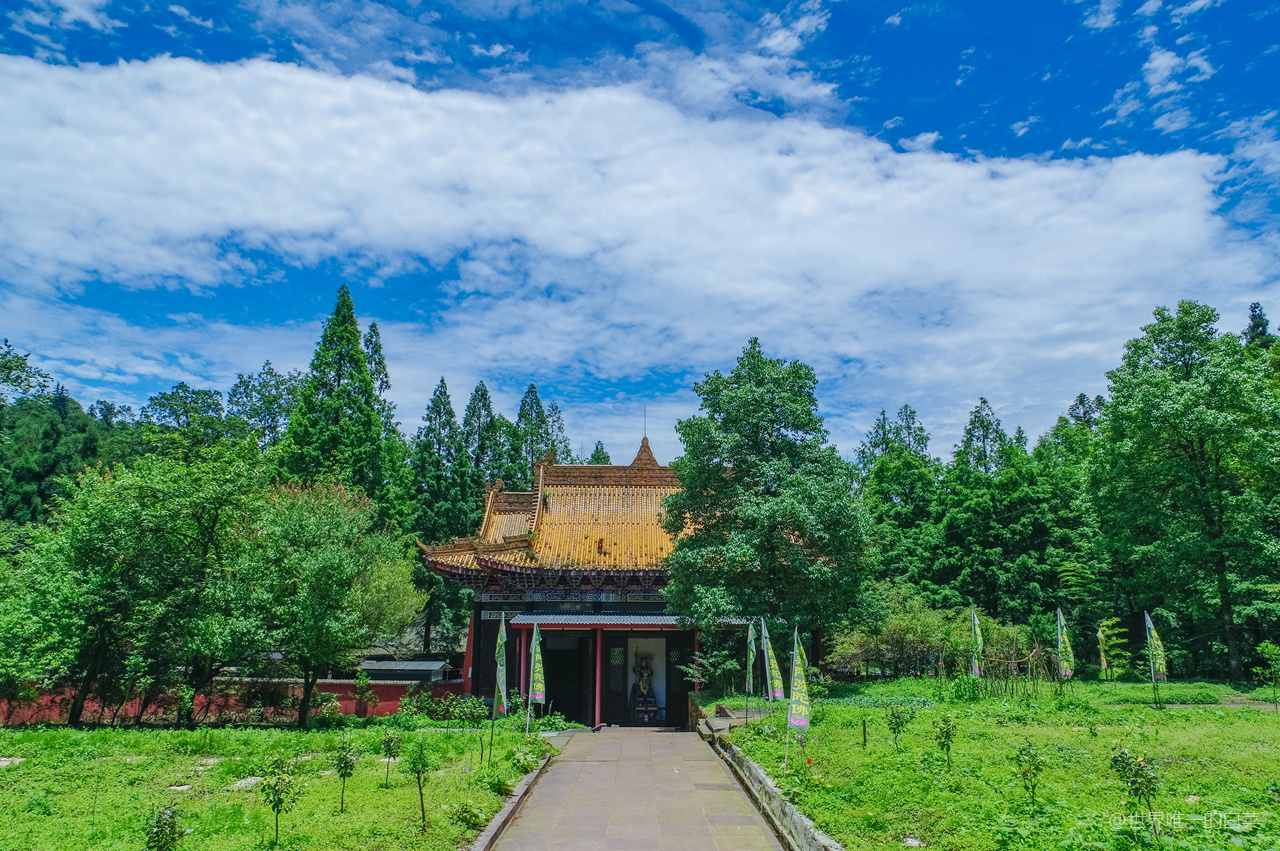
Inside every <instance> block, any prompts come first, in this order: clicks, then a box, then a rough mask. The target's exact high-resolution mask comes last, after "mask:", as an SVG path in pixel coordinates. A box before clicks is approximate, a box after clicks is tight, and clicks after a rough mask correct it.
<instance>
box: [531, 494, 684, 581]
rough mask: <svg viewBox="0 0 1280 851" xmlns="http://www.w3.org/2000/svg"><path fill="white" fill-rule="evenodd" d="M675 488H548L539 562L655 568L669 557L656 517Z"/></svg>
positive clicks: (538, 543)
mask: <svg viewBox="0 0 1280 851" xmlns="http://www.w3.org/2000/svg"><path fill="white" fill-rule="evenodd" d="M675 492H676V488H675V487H654V486H643V487H619V486H603V487H602V486H593V485H588V486H574V485H551V486H549V487H548V486H544V487H543V507H542V512H541V514H540V516H539V520H538V530H537V535H536V536H535V538H534V552H535V553H536V554H537V563H538V564H539V565H542V566H556V567H561V566H565V565H582V566H595V567H657V566H658V565H659V564H661V562H662V561H663V559H665V558H666V557H667V556H668V555H669V554H670V553H671V538H670V537H669V536H668V535H667V533H666V532H665V531H663V529H662V526H661V524H660V521H659V518H660V516H661V512H662V500H663V499H664V498H666V497H667V496H670V495H671V494H673V493H675Z"/></svg>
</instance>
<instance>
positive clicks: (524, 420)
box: [516, 382, 552, 480]
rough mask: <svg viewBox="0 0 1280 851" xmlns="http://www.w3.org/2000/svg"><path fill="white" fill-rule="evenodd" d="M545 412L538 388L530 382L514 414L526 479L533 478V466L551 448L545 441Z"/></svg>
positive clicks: (546, 429) (546, 423) (546, 424)
mask: <svg viewBox="0 0 1280 851" xmlns="http://www.w3.org/2000/svg"><path fill="white" fill-rule="evenodd" d="M547 426H548V422H547V410H546V408H544V407H543V406H542V399H541V398H540V397H539V396H538V386H537V385H536V384H533V383H532V382H531V383H530V384H529V388H528V389H527V390H525V391H524V396H522V397H520V410H519V412H518V413H517V414H516V430H517V431H519V433H520V443H521V446H520V457H521V459H522V461H523V463H524V465H525V466H526V467H527V468H528V473H527V476H526V477H527V478H529V479H530V480H532V478H533V466H534V465H535V464H537V463H538V461H539V460H541V458H542V456H543V455H545V454H546V453H547V452H548V451H549V450H550V449H552V447H551V446H550V445H549V441H548V440H547V436H548V435H547V432H548V428H547Z"/></svg>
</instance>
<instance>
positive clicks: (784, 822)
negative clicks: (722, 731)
mask: <svg viewBox="0 0 1280 851" xmlns="http://www.w3.org/2000/svg"><path fill="white" fill-rule="evenodd" d="M698 734H699V735H700V736H702V738H703V739H705V740H707V741H708V742H709V743H710V744H711V747H712V749H713V750H714V751H715V752H716V754H717V755H718V756H719V757H720V759H722V760H724V762H725V764H726V765H728V766H729V770H730V771H732V772H733V774H734V776H735V777H737V778H738V781H739V782H740V783H741V784H742V787H743V788H744V789H746V790H747V795H749V796H750V797H751V800H752V802H753V803H754V804H755V805H756V809H758V810H759V811H760V813H761V815H763V816H764V817H765V819H766V820H767V821H768V822H769V825H770V826H771V827H772V828H773V829H774V831H775V832H776V833H777V834H778V838H779V839H781V840H782V841H783V843H784V844H785V845H786V846H787V848H788V849H789V851H845V849H844V846H843V845H841V844H840V843H839V842H836V841H835V840H834V839H832V838H831V837H830V836H827V835H826V834H825V833H823V832H822V831H820V830H818V828H817V827H816V826H815V825H814V823H813V821H812V819H810V818H809V817H808V816H806V815H805V814H804V813H802V812H800V811H799V810H798V809H796V808H795V806H794V805H793V804H792V803H791V802H790V801H788V800H787V799H786V798H785V797H784V796H783V794H782V790H781V789H779V788H778V787H777V786H776V785H775V784H774V782H773V779H772V778H771V777H769V775H768V774H767V773H766V772H765V770H764V769H763V768H761V767H760V765H759V764H758V763H756V762H754V761H752V760H751V759H749V758H748V757H747V755H746V754H744V753H743V752H742V749H741V748H739V747H738V746H737V745H735V744H733V743H732V742H729V741H728V740H727V739H725V738H724V736H722V735H717V734H715V733H713V732H712V731H711V729H710V727H709V726H708V725H707V724H706V722H705V721H704V722H703V723H701V724H700V725H699V729H698Z"/></svg>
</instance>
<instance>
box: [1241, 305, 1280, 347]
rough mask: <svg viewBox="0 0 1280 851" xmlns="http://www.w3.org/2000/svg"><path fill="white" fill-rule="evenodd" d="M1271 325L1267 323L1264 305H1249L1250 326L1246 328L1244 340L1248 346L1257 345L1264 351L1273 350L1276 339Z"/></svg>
mask: <svg viewBox="0 0 1280 851" xmlns="http://www.w3.org/2000/svg"><path fill="white" fill-rule="evenodd" d="M1270 326H1271V323H1269V322H1268V321H1267V314H1266V313H1264V312H1263V310H1262V305H1261V304H1259V303H1258V302H1256V301H1255V302H1254V303H1253V304H1251V305H1249V324H1248V325H1247V326H1245V329H1244V333H1243V335H1242V336H1243V338H1244V344H1245V345H1246V346H1249V345H1253V344H1255V343H1256V344H1257V345H1258V346H1259V347H1261V348H1264V349H1269V348H1271V344H1272V343H1274V342H1275V339H1276V338H1275V337H1274V336H1272V334H1271V331H1270Z"/></svg>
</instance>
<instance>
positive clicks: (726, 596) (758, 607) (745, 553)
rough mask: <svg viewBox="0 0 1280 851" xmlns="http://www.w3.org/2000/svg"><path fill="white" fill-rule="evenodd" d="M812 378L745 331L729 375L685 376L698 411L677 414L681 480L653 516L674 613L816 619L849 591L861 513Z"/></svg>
mask: <svg viewBox="0 0 1280 851" xmlns="http://www.w3.org/2000/svg"><path fill="white" fill-rule="evenodd" d="M816 387H817V378H816V377H815V375H814V373H813V370H812V369H811V368H810V367H808V366H807V365H805V364H803V363H800V362H799V361H791V362H788V361H785V360H773V359H770V358H767V357H765V355H764V353H763V352H762V351H761V348H760V343H759V341H758V340H756V339H752V340H751V342H750V343H749V344H748V345H747V347H746V349H744V350H743V352H742V355H741V357H739V358H738V362H737V364H736V366H735V367H734V369H733V371H732V372H730V373H729V374H728V375H723V374H721V373H720V372H719V371H716V372H713V373H711V374H709V375H707V376H706V377H705V378H704V379H703V380H702V381H700V382H698V383H697V384H695V385H694V390H695V391H696V392H697V393H698V395H699V396H700V397H701V399H702V404H701V411H702V413H701V414H700V415H698V416H693V417H690V418H688V419H685V420H681V421H680V422H679V423H678V424H677V426H676V431H677V432H678V433H679V434H680V438H681V440H682V441H683V443H684V449H685V454H684V456H683V457H681V458H678V459H676V461H674V462H673V463H672V468H673V469H674V471H675V473H676V475H677V476H678V477H679V480H680V484H681V490H680V491H679V492H678V493H676V494H673V495H672V496H670V497H668V498H667V500H666V502H665V509H666V512H665V516H664V521H663V522H664V525H665V527H666V529H667V531H668V533H670V534H671V535H673V536H675V548H674V551H673V552H672V554H671V556H670V557H669V559H668V568H669V577H670V579H669V583H668V585H667V589H666V593H667V598H668V600H669V602H670V605H671V607H672V608H673V609H674V611H676V612H677V613H679V614H680V615H682V616H683V617H685V618H688V619H689V620H692V621H694V622H695V623H698V624H700V625H702V626H704V627H710V626H712V625H714V624H715V623H717V622H718V621H721V620H723V619H724V618H727V617H732V616H759V615H764V616H768V617H771V618H781V619H782V620H785V621H787V622H789V623H798V622H802V621H803V622H804V623H806V624H813V625H821V624H828V623H833V622H839V621H841V620H843V619H844V618H845V617H846V616H847V614H848V612H849V611H850V609H851V608H852V607H853V605H854V604H855V603H856V601H857V595H858V590H859V588H860V586H861V582H862V579H863V576H864V574H865V572H866V568H865V559H864V550H865V547H866V543H867V525H868V521H867V516H866V512H865V510H864V509H863V507H862V505H861V503H860V502H859V501H858V500H857V498H856V497H855V495H854V492H853V486H854V471H853V468H852V465H850V464H848V463H846V462H845V461H843V460H842V459H841V458H840V456H839V454H838V453H837V452H836V450H835V447H833V446H830V445H828V444H827V442H826V438H827V432H826V429H825V428H824V427H823V424H822V417H821V416H819V414H818V412H817V398H816V397H815V395H814V391H815V389H816Z"/></svg>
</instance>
